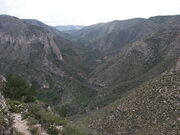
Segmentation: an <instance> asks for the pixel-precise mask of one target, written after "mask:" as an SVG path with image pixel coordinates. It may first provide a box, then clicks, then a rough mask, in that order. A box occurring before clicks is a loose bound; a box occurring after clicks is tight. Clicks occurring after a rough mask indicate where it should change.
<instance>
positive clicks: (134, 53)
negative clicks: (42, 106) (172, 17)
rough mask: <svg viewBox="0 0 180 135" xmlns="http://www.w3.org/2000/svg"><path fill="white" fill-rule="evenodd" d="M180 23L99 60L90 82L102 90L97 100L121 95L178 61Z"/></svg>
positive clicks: (108, 99) (103, 100) (164, 28)
mask: <svg viewBox="0 0 180 135" xmlns="http://www.w3.org/2000/svg"><path fill="white" fill-rule="evenodd" d="M179 26H180V25H179V24H178V25H175V26H174V25H173V26H172V25H170V26H167V27H163V28H161V29H159V30H158V31H157V32H155V33H153V34H152V35H151V36H149V37H148V38H145V39H143V40H140V41H136V42H133V43H131V44H128V45H126V46H125V47H124V48H123V49H121V51H119V53H118V54H117V55H115V56H114V57H110V58H107V59H106V60H104V62H102V64H99V65H98V66H97V67H96V69H95V70H94V71H93V72H92V74H91V76H90V78H89V83H90V84H91V85H93V86H94V87H95V88H96V89H97V90H98V91H100V93H101V94H100V97H98V100H97V102H99V103H97V104H99V105H102V104H106V103H109V102H111V101H112V100H114V99H117V98H120V97H122V96H123V95H124V94H126V92H127V91H128V90H130V89H132V88H135V87H137V86H138V85H140V84H141V83H143V82H145V81H147V80H149V79H151V78H154V77H155V76H158V75H159V74H161V73H162V72H164V71H166V70H167V69H169V68H171V67H172V66H173V65H175V63H176V61H177V59H178V57H179V56H180V40H179V39H180V27H179Z"/></svg>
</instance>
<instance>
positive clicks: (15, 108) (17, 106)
mask: <svg viewBox="0 0 180 135" xmlns="http://www.w3.org/2000/svg"><path fill="white" fill-rule="evenodd" d="M6 103H7V105H8V107H9V111H11V112H14V113H20V112H23V111H25V109H26V104H24V103H21V102H20V101H16V100H7V102H6Z"/></svg>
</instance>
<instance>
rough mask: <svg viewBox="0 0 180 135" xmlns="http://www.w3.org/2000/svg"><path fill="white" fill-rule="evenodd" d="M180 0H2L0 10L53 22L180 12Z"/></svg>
mask: <svg viewBox="0 0 180 135" xmlns="http://www.w3.org/2000/svg"><path fill="white" fill-rule="evenodd" d="M179 9H180V1H179V0H166V1H165V0H151V1H146V0H0V13H1V14H10V15H14V16H17V17H20V18H33V19H38V20H40V21H43V22H45V23H47V24H49V25H58V24H83V25H89V24H94V23H98V22H107V21H112V20H122V19H128V18H134V17H149V16H154V15H168V14H180V10H179Z"/></svg>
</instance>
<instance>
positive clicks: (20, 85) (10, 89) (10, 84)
mask: <svg viewBox="0 0 180 135" xmlns="http://www.w3.org/2000/svg"><path fill="white" fill-rule="evenodd" d="M2 92H3V94H4V96H5V97H7V98H10V99H14V100H19V101H25V102H31V101H34V96H35V95H36V91H35V89H34V88H33V87H32V86H30V85H29V84H28V83H27V81H26V80H25V79H24V78H23V77H21V76H19V75H8V76H7V82H6V83H5V86H4V88H2Z"/></svg>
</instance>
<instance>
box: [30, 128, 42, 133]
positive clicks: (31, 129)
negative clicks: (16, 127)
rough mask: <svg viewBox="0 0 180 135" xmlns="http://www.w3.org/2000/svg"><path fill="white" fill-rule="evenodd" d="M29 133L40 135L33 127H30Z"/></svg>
mask: <svg viewBox="0 0 180 135" xmlns="http://www.w3.org/2000/svg"><path fill="white" fill-rule="evenodd" d="M30 132H31V134H32V135H41V131H40V129H39V128H38V127H35V126H32V127H30Z"/></svg>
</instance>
